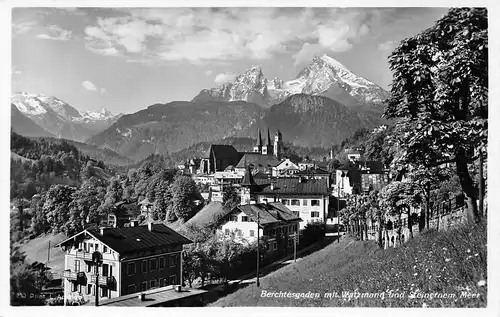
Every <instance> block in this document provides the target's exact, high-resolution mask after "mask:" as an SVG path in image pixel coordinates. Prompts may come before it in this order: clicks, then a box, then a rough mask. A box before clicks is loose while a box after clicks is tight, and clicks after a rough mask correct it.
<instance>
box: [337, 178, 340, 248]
mask: <svg viewBox="0 0 500 317" xmlns="http://www.w3.org/2000/svg"><path fill="white" fill-rule="evenodd" d="M337 191H338V195H337V243H340V186H337Z"/></svg>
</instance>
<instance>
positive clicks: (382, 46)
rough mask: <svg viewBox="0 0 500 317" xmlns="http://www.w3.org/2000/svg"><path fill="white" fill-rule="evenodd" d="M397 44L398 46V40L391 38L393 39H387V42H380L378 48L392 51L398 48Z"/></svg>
mask: <svg viewBox="0 0 500 317" xmlns="http://www.w3.org/2000/svg"><path fill="white" fill-rule="evenodd" d="M396 46H398V42H397V41H394V40H391V41H386V42H383V43H380V44H379V45H378V49H379V50H381V51H392V50H394V49H395V48H396Z"/></svg>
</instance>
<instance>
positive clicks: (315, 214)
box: [311, 211, 319, 218]
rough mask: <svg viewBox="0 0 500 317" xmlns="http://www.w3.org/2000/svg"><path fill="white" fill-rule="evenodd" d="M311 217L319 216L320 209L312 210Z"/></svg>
mask: <svg viewBox="0 0 500 317" xmlns="http://www.w3.org/2000/svg"><path fill="white" fill-rule="evenodd" d="M311 218H319V211H311Z"/></svg>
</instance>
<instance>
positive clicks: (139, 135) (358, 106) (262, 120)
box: [12, 55, 389, 161]
mask: <svg viewBox="0 0 500 317" xmlns="http://www.w3.org/2000/svg"><path fill="white" fill-rule="evenodd" d="M388 96H389V93H388V92H387V91H385V90H384V89H382V88H381V87H380V86H378V85H376V84H375V83H373V82H371V81H369V80H367V79H365V78H363V77H360V76H357V75H356V74H354V73H353V72H352V71H350V70H349V69H348V68H347V67H345V66H344V65H342V64H340V63H339V62H337V61H336V60H335V59H333V58H331V57H329V56H326V55H323V56H317V57H315V58H314V59H313V60H312V61H311V62H310V63H309V65H307V67H305V68H304V69H302V70H301V71H300V72H299V73H298V75H297V76H296V78H294V79H292V80H288V81H283V80H281V79H279V78H274V79H273V80H268V79H267V78H266V77H265V76H264V75H263V72H262V69H261V67H259V66H254V67H252V68H250V69H249V70H247V71H245V72H244V73H243V74H240V75H238V76H237V77H236V78H235V80H234V81H233V82H231V83H225V84H223V85H221V86H219V87H216V88H211V89H203V90H202V91H201V92H200V93H199V94H198V95H197V96H195V97H194V98H193V99H192V101H174V102H170V103H166V104H154V105H151V106H149V107H147V108H146V109H143V110H140V111H138V112H136V113H133V114H127V115H117V116H114V115H112V114H110V113H109V112H107V111H105V110H103V112H101V113H88V112H87V113H83V112H79V111H77V110H76V109H74V108H73V107H71V106H70V105H68V104H67V103H65V102H63V101H62V100H59V99H57V98H55V97H46V96H41V95H30V94H25V93H21V94H17V95H14V96H13V98H12V103H13V104H14V105H15V106H16V107H17V108H18V109H19V110H20V112H21V113H22V115H24V116H26V117H27V118H29V119H31V120H32V121H33V122H34V123H35V124H37V125H39V126H40V127H41V128H43V129H44V130H45V131H47V132H49V133H51V134H54V135H55V136H57V137H60V138H68V139H72V140H77V141H81V140H82V139H84V138H88V139H87V141H86V142H87V143H88V144H89V145H91V146H93V147H94V146H95V147H97V148H101V149H110V150H112V151H114V152H116V153H118V154H119V155H122V156H125V157H128V158H130V159H132V160H134V161H139V160H141V159H144V158H145V157H147V156H149V155H150V154H172V153H175V152H178V151H180V150H182V149H185V148H188V147H189V146H191V145H194V144H196V143H199V142H213V141H217V140H221V139H224V138H228V137H246V138H255V137H256V135H257V131H258V129H261V130H263V131H266V130H267V129H268V128H269V129H270V130H271V133H273V134H274V133H275V132H276V131H277V130H278V129H279V130H280V131H281V132H282V133H283V138H284V140H285V141H286V142H291V143H293V144H294V145H297V146H303V147H323V148H329V147H330V146H332V145H333V144H336V143H340V142H341V141H343V140H344V139H345V138H347V137H348V136H350V135H351V134H352V133H354V132H355V131H356V130H358V129H360V128H368V129H372V128H375V127H378V126H381V125H384V124H388V123H389V122H388V121H387V120H384V119H382V118H381V114H382V112H383V102H384V100H385V99H386V98H387V97H388ZM106 126H107V128H105V129H104V128H103V127H106ZM98 128H103V129H101V131H100V132H98V131H96V130H98ZM31 129H32V130H33V129H35V128H33V127H32V128H31ZM92 131H95V132H94V133H92ZM20 133H21V134H22V132H20ZM33 133H35V132H33Z"/></svg>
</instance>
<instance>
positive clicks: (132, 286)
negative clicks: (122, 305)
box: [127, 284, 135, 294]
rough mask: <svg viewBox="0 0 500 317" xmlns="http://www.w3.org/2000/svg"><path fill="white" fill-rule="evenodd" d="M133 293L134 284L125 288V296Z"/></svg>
mask: <svg viewBox="0 0 500 317" xmlns="http://www.w3.org/2000/svg"><path fill="white" fill-rule="evenodd" d="M134 293H135V284H132V285H129V286H128V287H127V294H134Z"/></svg>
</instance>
